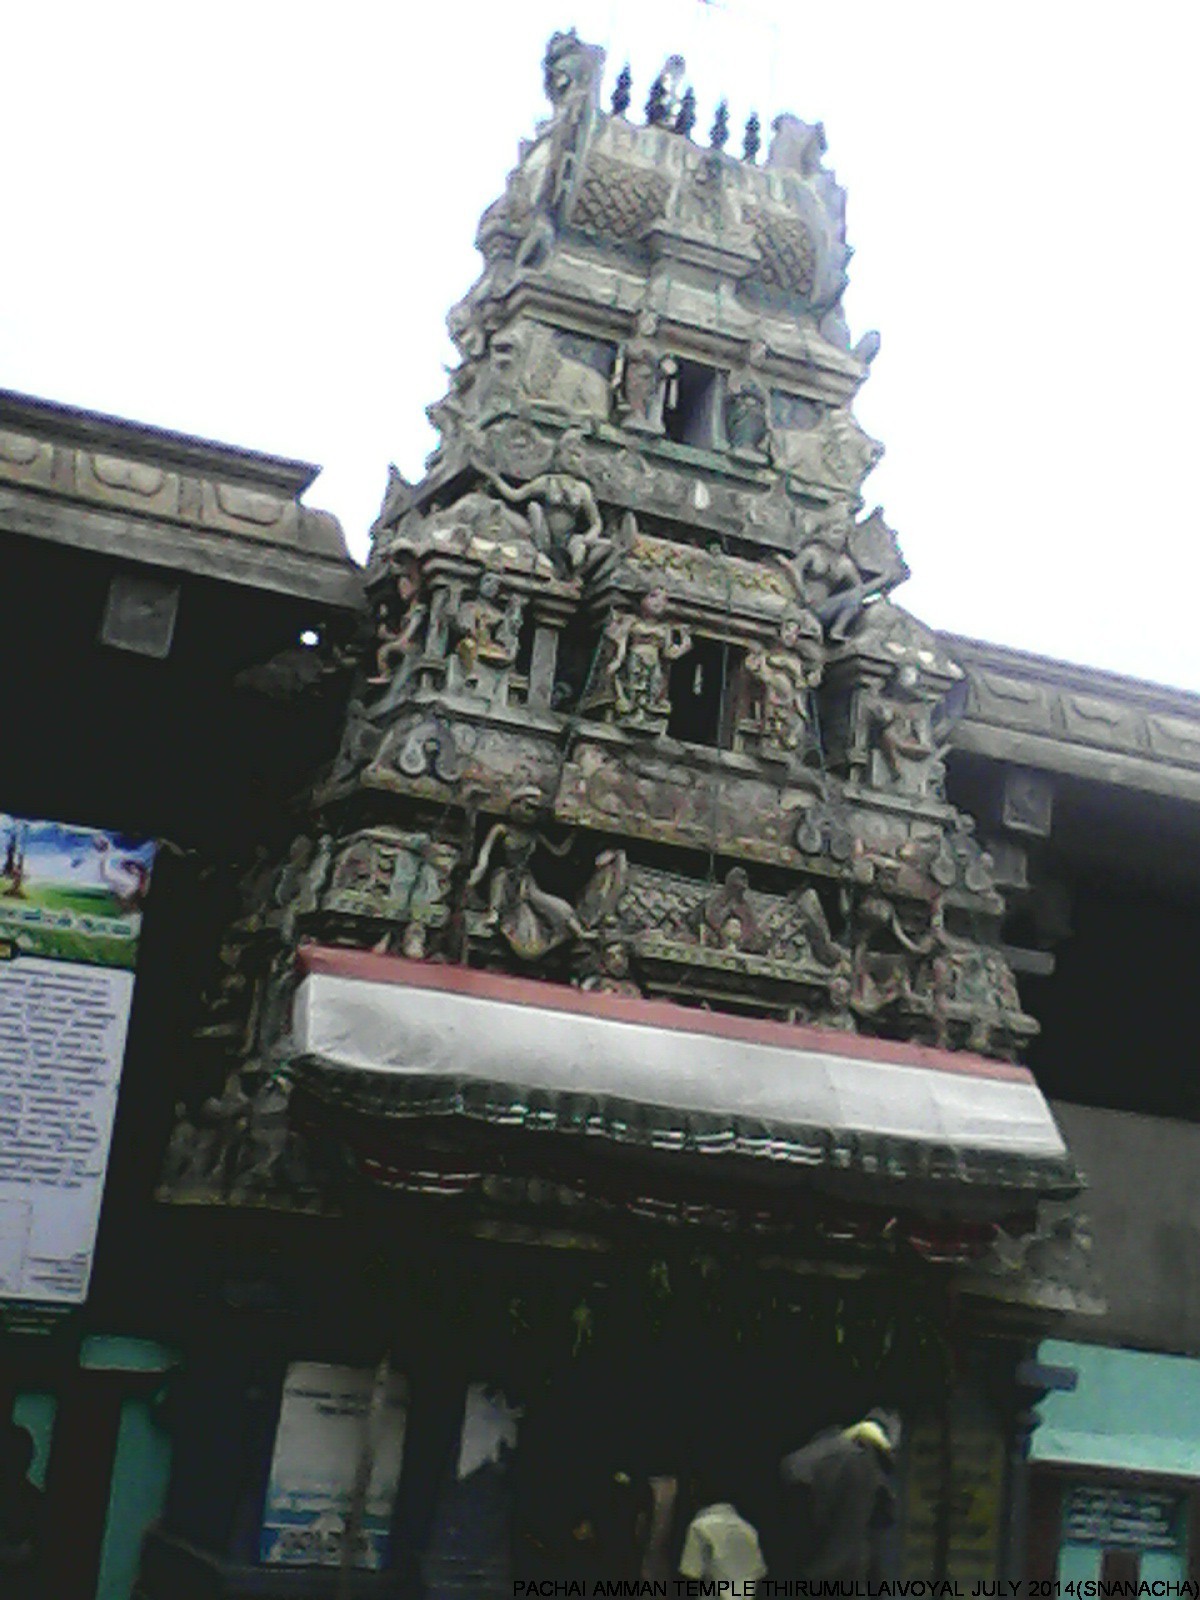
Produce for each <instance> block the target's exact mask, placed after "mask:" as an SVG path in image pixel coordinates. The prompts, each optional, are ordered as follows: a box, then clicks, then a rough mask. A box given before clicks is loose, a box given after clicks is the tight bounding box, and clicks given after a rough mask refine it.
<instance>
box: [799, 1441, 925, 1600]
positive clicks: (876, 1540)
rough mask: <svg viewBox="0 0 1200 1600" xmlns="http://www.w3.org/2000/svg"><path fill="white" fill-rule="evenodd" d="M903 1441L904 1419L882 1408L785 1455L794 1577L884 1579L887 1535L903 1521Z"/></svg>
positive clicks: (871, 1580) (872, 1580) (870, 1580)
mask: <svg viewBox="0 0 1200 1600" xmlns="http://www.w3.org/2000/svg"><path fill="white" fill-rule="evenodd" d="M899 1444H900V1419H899V1417H898V1416H896V1414H895V1413H894V1412H891V1411H882V1410H877V1411H871V1412H869V1413H868V1414H867V1416H866V1417H865V1418H864V1419H863V1420H862V1421H861V1422H856V1423H855V1424H854V1426H853V1427H850V1428H831V1429H828V1430H827V1431H826V1432H824V1433H820V1434H818V1435H817V1437H816V1438H815V1439H813V1440H812V1441H811V1442H810V1443H809V1444H806V1445H805V1446H804V1447H803V1449H801V1450H794V1451H793V1452H792V1453H791V1454H790V1455H786V1456H784V1458H783V1460H782V1461H781V1462H780V1464H779V1473H780V1478H781V1480H782V1485H783V1494H784V1502H785V1511H784V1521H785V1524H786V1534H785V1538H786V1543H787V1545H788V1547H789V1548H788V1550H787V1560H788V1565H787V1572H788V1576H789V1577H791V1576H792V1575H793V1574H794V1575H795V1576H797V1577H804V1578H844V1579H857V1580H862V1581H869V1582H878V1581H879V1579H880V1578H881V1577H882V1576H883V1575H884V1574H883V1570H882V1556H883V1539H884V1536H885V1535H886V1533H887V1531H888V1529H889V1528H891V1527H892V1525H893V1524H894V1522H895V1520H896V1492H895V1487H894V1483H893V1478H894V1467H895V1456H896V1451H897V1449H898V1448H899ZM777 1570H781V1569H778V1568H777Z"/></svg>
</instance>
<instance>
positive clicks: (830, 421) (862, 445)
mask: <svg viewBox="0 0 1200 1600" xmlns="http://www.w3.org/2000/svg"><path fill="white" fill-rule="evenodd" d="M774 450H775V459H776V461H777V462H778V464H779V465H780V466H781V467H783V468H785V469H786V470H787V471H788V472H792V473H794V474H795V475H796V477H798V478H801V479H804V480H806V481H809V482H812V483H820V484H831V485H833V486H834V487H836V488H838V489H841V490H846V491H849V492H851V493H855V494H857V492H858V490H859V489H860V488H861V486H862V481H863V479H864V478H865V477H866V475H867V473H868V472H870V470H871V468H872V467H873V466H874V465H875V463H876V462H877V461H878V460H879V458H880V456H881V455H882V454H883V446H882V445H880V444H877V443H876V442H875V440H874V439H871V438H869V437H868V436H867V434H866V433H864V432H863V430H862V429H861V428H860V427H859V425H858V423H857V422H856V421H855V420H854V418H853V417H852V416H851V415H850V413H849V412H848V411H841V410H837V411H827V412H825V413H824V415H823V416H822V417H821V420H820V422H819V423H818V424H817V425H816V426H815V427H811V428H805V429H803V430H798V429H794V428H781V427H779V426H778V425H776V427H775V429H774Z"/></svg>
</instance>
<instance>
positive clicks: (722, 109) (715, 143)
mask: <svg viewBox="0 0 1200 1600" xmlns="http://www.w3.org/2000/svg"><path fill="white" fill-rule="evenodd" d="M728 138H729V103H728V101H726V100H722V101H721V102H720V103H719V104H718V106H717V114H716V116H715V117H714V118H713V125H712V127H711V128H710V129H709V132H708V142H709V144H711V145H712V147H713V149H714V150H724V148H725V145H726V142H727V140H728Z"/></svg>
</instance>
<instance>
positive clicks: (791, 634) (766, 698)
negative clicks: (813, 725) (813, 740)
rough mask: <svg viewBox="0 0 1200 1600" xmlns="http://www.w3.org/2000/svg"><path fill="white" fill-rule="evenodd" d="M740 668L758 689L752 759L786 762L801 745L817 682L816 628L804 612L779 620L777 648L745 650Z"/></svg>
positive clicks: (820, 663) (819, 653)
mask: <svg viewBox="0 0 1200 1600" xmlns="http://www.w3.org/2000/svg"><path fill="white" fill-rule="evenodd" d="M744 666H745V670H746V672H747V673H748V675H749V676H750V677H751V678H752V679H753V680H755V682H757V684H758V685H759V697H758V698H759V715H758V730H759V731H758V753H759V754H760V755H761V756H764V757H766V758H768V759H771V760H778V761H787V760H788V759H790V757H791V756H793V755H795V754H796V753H797V751H800V750H802V749H803V747H804V745H805V742H806V736H807V732H808V725H809V710H810V696H811V693H812V691H813V690H814V689H815V688H816V687H817V685H818V684H819V683H820V681H821V673H822V670H823V666H824V651H823V649H822V646H821V629H820V625H819V623H818V622H817V621H816V619H815V617H813V616H812V614H811V613H810V612H804V613H801V615H800V616H799V617H796V616H789V617H785V618H784V620H783V621H782V622H781V623H780V625H779V647H778V648H775V649H772V648H769V647H767V646H760V647H758V648H755V649H753V650H748V651H747V652H746V658H745V662H744Z"/></svg>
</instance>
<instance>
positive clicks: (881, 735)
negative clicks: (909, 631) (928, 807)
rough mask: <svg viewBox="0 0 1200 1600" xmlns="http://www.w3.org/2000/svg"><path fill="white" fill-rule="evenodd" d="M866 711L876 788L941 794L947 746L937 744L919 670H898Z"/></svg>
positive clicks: (905, 666) (868, 702) (906, 666)
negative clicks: (943, 758)
mask: <svg viewBox="0 0 1200 1600" xmlns="http://www.w3.org/2000/svg"><path fill="white" fill-rule="evenodd" d="M864 706H865V712H866V722H867V729H868V738H869V741H870V748H871V769H870V782H871V784H872V785H873V787H875V788H877V789H884V790H889V791H892V792H895V793H898V794H910V795H913V796H916V797H918V798H920V797H922V796H924V795H926V794H931V793H940V791H941V784H942V779H943V777H944V775H945V765H944V762H943V760H942V757H943V756H944V754H945V751H946V745H945V744H938V743H937V742H936V740H935V738H934V732H933V706H932V705H931V704H930V698H929V692H928V690H927V689H926V687H925V686H924V685H923V683H922V680H921V674H920V671H919V670H918V668H917V667H915V666H914V665H913V664H912V663H911V662H905V663H904V664H903V665H902V666H899V667H897V669H896V671H895V672H894V673H893V675H892V678H891V681H890V682H889V684H888V685H887V688H886V690H884V691H874V692H872V693H870V694H869V695H868V696H867V697H866V699H865V701H864Z"/></svg>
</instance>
